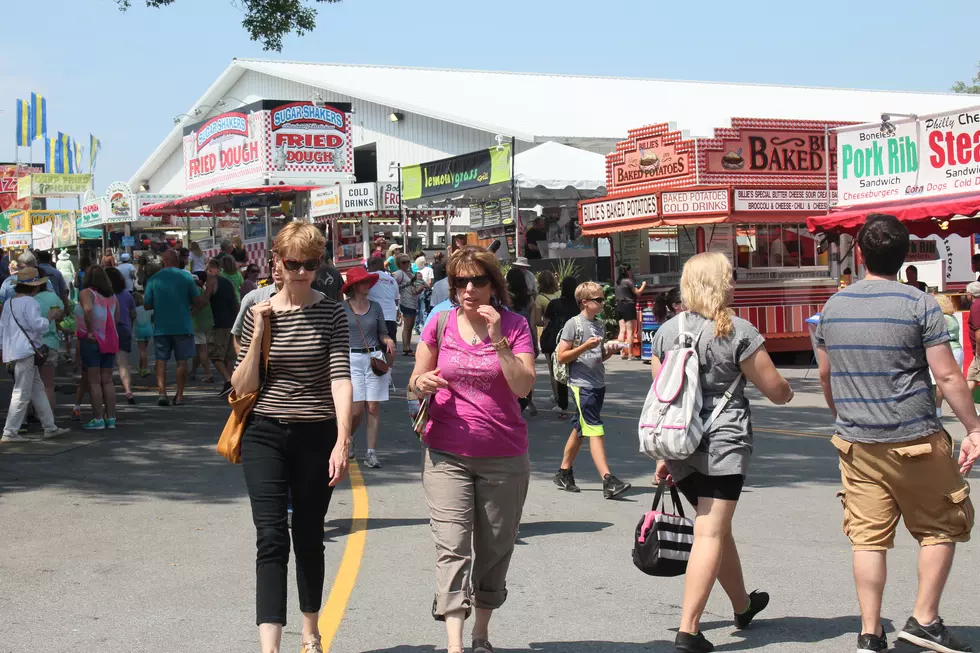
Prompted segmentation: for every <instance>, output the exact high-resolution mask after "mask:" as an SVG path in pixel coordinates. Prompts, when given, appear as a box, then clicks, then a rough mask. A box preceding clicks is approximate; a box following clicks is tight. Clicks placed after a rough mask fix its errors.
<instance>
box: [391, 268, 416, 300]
mask: <svg viewBox="0 0 980 653" xmlns="http://www.w3.org/2000/svg"><path fill="white" fill-rule="evenodd" d="M391 276H392V277H394V279H395V282H396V283H397V284H398V293H399V301H400V302H401V305H402V306H404V307H405V308H410V309H412V310H415V309H417V308H418V307H419V293H417V292H416V291H417V290H418V289H419V287H421V285H422V280H421V279H419V278H418V277H416V276H415V275H414V274H412V273H410V272H405V271H404V270H395V273H394V274H392V275H391Z"/></svg>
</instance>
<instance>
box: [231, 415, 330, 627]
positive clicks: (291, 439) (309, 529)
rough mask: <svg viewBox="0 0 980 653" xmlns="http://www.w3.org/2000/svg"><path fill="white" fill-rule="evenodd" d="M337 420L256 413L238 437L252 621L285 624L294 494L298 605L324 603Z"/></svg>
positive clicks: (312, 607) (313, 607)
mask: <svg viewBox="0 0 980 653" xmlns="http://www.w3.org/2000/svg"><path fill="white" fill-rule="evenodd" d="M336 442H337V421H336V420H326V421H322V422H292V423H288V424H284V423H281V422H280V421H279V420H276V419H271V418H266V417H262V416H260V415H255V416H253V418H252V421H251V423H250V424H249V426H248V429H246V431H245V435H244V437H243V438H242V466H243V467H244V471H245V485H246V486H247V487H248V497H249V500H250V501H251V503H252V521H253V522H254V523H255V533H256V543H255V546H256V556H255V576H256V587H255V612H256V618H255V623H256V624H265V623H272V624H283V625H285V624H286V566H287V564H288V563H289V529H288V527H287V513H286V505H287V500H288V498H289V497H290V496H292V506H293V550H294V552H295V554H296V586H297V588H298V589H299V608H300V610H302V611H303V612H317V611H318V610H319V609H320V606H321V602H322V600H323V518H324V517H325V516H326V514H327V507H328V506H329V505H330V496H331V494H333V488H332V487H330V485H329V483H330V452H331V450H332V449H333V447H334V444H336Z"/></svg>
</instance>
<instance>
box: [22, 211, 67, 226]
mask: <svg viewBox="0 0 980 653" xmlns="http://www.w3.org/2000/svg"><path fill="white" fill-rule="evenodd" d="M29 213H30V216H31V224H32V225H35V224H44V223H46V222H54V216H56V215H60V214H65V213H71V211H30V212H29Z"/></svg>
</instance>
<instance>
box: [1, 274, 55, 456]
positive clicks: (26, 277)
mask: <svg viewBox="0 0 980 653" xmlns="http://www.w3.org/2000/svg"><path fill="white" fill-rule="evenodd" d="M12 276H13V275H12ZM14 279H15V283H14V296H13V297H12V298H11V299H10V300H8V301H7V302H6V304H4V310H3V314H2V315H0V347H2V351H3V362H4V364H6V365H8V366H11V365H12V366H13V370H14V388H13V391H12V393H11V395H10V407H9V408H8V409H7V420H6V422H5V423H4V426H3V436H2V438H0V441H2V442H26V441H28V440H30V439H31V438H28V437H27V436H25V435H21V433H20V427H21V426H22V425H23V423H24V418H25V417H26V416H27V409H28V407H29V406H31V405H32V404H33V406H34V411H35V412H36V413H37V417H38V419H39V420H41V426H42V427H43V428H44V432H43V434H42V436H41V437H42V438H43V439H48V438H54V437H57V436H59V435H63V434H65V433H67V432H68V429H65V428H59V427H58V425H57V424H56V423H55V421H54V414H53V413H52V412H51V404H50V403H49V402H48V397H47V394H45V391H44V382H43V381H42V379H41V372H40V370H39V369H38V367H37V365H36V364H35V360H34V359H35V355H36V354H37V352H38V351H40V350H41V346H42V339H43V337H44V334H45V332H46V331H47V330H48V328H49V326H50V321H51V320H53V319H56V318H57V315H58V308H57V307H54V308H51V309H49V310H48V312H47V314H46V315H42V314H41V308H40V305H39V304H38V302H36V301H35V300H34V296H35V295H36V294H37V293H38V292H40V291H41V289H42V288H43V287H44V286H46V285H47V283H48V280H47V279H46V278H44V277H42V276H41V275H40V273H39V272H38V270H37V268H33V267H25V268H22V269H21V270H19V271H18V272H17V274H16V276H14Z"/></svg>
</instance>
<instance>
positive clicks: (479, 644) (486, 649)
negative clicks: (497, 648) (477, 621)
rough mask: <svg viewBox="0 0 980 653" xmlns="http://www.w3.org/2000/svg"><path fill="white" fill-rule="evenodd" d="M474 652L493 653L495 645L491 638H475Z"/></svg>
mask: <svg viewBox="0 0 980 653" xmlns="http://www.w3.org/2000/svg"><path fill="white" fill-rule="evenodd" d="M473 653H493V646H491V645H490V640H489V639H474V640H473Z"/></svg>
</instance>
